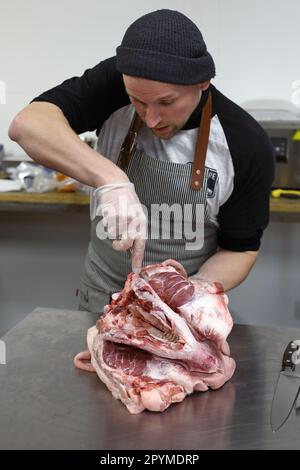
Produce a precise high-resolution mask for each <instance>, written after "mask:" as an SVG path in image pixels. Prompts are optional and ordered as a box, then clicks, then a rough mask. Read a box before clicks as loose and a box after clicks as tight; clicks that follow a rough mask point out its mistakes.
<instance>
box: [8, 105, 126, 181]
mask: <svg viewBox="0 0 300 470" xmlns="http://www.w3.org/2000/svg"><path fill="white" fill-rule="evenodd" d="M9 137H10V138H11V139H12V140H14V141H16V142H18V144H19V145H20V146H21V147H22V148H23V149H24V150H25V152H26V153H27V154H28V155H29V156H30V157H31V158H32V159H33V160H35V161H36V162H37V163H40V164H41V165H45V166H48V167H49V168H53V169H56V170H58V171H61V172H62V173H64V174H66V175H68V176H71V177H73V178H75V179H77V180H78V181H81V182H82V183H84V184H87V185H89V186H94V187H98V186H102V185H103V184H108V183H115V182H123V181H127V180H128V179H127V176H126V175H125V173H124V172H123V171H121V170H120V169H119V168H118V167H117V166H116V165H115V164H114V163H112V162H111V161H109V160H108V159H107V158H104V157H103V156H101V155H100V154H99V153H97V152H96V151H94V150H93V149H92V148H90V147H89V146H88V145H86V144H85V143H84V142H83V141H82V140H81V139H80V138H79V137H78V135H77V134H76V133H75V132H74V131H73V130H72V129H71V127H70V125H69V123H68V121H67V119H66V118H65V116H64V115H63V113H62V111H61V110H60V109H59V108H58V107H57V106H55V105H53V104H51V103H44V102H36V103H31V104H30V105H28V106H27V107H26V108H25V109H24V110H22V111H21V112H20V113H19V114H18V115H17V116H16V117H15V119H14V120H13V122H12V124H11V126H10V128H9Z"/></svg>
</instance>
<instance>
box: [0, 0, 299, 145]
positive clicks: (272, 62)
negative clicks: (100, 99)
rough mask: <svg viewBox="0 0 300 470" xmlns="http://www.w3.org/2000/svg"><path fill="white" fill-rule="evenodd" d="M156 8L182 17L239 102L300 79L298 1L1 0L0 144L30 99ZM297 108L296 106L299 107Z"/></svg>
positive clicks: (283, 91)
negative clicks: (1, 100)
mask: <svg viewBox="0 0 300 470" xmlns="http://www.w3.org/2000/svg"><path fill="white" fill-rule="evenodd" d="M159 8H171V9H174V10H176V9H177V10H179V11H182V12H183V13H185V14H186V15H188V16H189V17H190V18H191V19H192V20H194V22H195V23H196V24H197V25H198V26H199V28H200V29H201V31H202V33H203V35H204V38H205V40H206V43H207V46H208V49H209V51H210V52H211V53H212V55H213V57H214V59H215V62H216V69H217V77H216V79H215V84H216V85H217V86H218V87H219V88H220V89H221V91H223V92H224V93H225V94H227V95H228V96H229V97H230V98H232V99H233V100H235V101H236V102H238V103H242V102H243V101H246V100H249V99H260V98H276V99H287V100H290V99H291V95H292V92H293V90H292V83H293V81H294V80H300V61H299V59H298V57H299V44H300V32H299V17H300V2H299V0H285V2H282V1H281V0H264V1H261V0H223V1H222V0H169V1H166V0H144V1H142V2H141V1H139V0H134V1H132V0H131V1H123V0H117V1H116V0H115V1H112V2H107V1H106V0H86V1H82V0H51V1H50V0H26V1H23V0H9V1H8V0H0V80H2V81H5V83H6V104H0V143H4V144H5V147H6V150H7V152H13V153H14V154H20V153H23V152H22V150H21V149H20V148H19V147H18V146H17V145H16V144H14V143H13V142H10V141H9V139H8V137H7V128H8V126H9V123H10V121H11V119H12V117H13V116H14V115H15V114H16V113H17V111H19V110H20V109H21V108H22V107H23V106H25V105H26V104H27V103H28V102H29V101H30V99H32V98H33V97H34V96H36V95H38V94H39V93H41V92H42V91H44V90H45V89H47V88H49V87H52V86H54V85H56V84H58V83H60V82H61V81H63V80H64V79H65V78H68V77H70V76H74V75H81V74H82V72H83V71H84V70H85V69H86V68H89V67H92V66H93V65H95V64H96V63H97V62H99V61H100V60H102V59H104V58H106V57H109V56H112V55H114V54H115V49H116V47H117V46H118V45H119V44H120V42H121V39H122V36H123V34H124V32H125V30H126V28H127V27H128V25H129V24H130V23H131V22H132V21H134V20H135V19H136V18H138V17H139V16H141V15H143V14H145V13H148V12H149V11H152V10H156V9H159ZM299 106H300V104H299Z"/></svg>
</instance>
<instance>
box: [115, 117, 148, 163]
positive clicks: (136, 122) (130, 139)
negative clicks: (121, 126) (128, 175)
mask: <svg viewBox="0 0 300 470" xmlns="http://www.w3.org/2000/svg"><path fill="white" fill-rule="evenodd" d="M141 125H142V120H141V119H140V117H139V115H138V114H137V113H134V116H133V119H132V121H131V125H130V128H129V131H128V133H127V135H126V137H125V139H124V142H123V144H122V146H121V150H120V154H119V158H118V161H117V165H118V166H119V167H120V168H121V170H123V171H124V170H126V169H127V167H128V165H129V162H130V159H131V155H132V153H133V149H134V146H135V141H136V137H137V135H138V132H139V130H140V128H141Z"/></svg>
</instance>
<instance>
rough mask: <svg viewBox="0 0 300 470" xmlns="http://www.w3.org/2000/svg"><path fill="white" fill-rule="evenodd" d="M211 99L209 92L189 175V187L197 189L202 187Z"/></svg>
mask: <svg viewBox="0 0 300 470" xmlns="http://www.w3.org/2000/svg"><path fill="white" fill-rule="evenodd" d="M211 109H212V100H211V92H209V94H208V97H207V100H206V103H205V105H204V107H203V109H202V114H201V121H200V127H199V131H198V137H197V145H196V152H195V157H194V163H193V171H192V177H191V188H192V189H194V190H196V191H198V190H199V189H202V186H203V178H204V171H205V158H206V152H207V146H208V140H209V131H210V121H211Z"/></svg>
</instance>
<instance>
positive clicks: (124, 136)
mask: <svg viewBox="0 0 300 470" xmlns="http://www.w3.org/2000/svg"><path fill="white" fill-rule="evenodd" d="M214 76H215V66H214V62H213V59H212V57H211V55H210V54H209V53H208V51H207V49H206V45H205V42H204V40H203V38H202V35H201V33H200V31H199V29H198V28H197V26H196V25H195V24H194V23H193V22H192V21H191V20H189V19H188V18H187V17H186V16H184V15H183V14H181V13H179V12H177V11H171V10H158V11H155V12H152V13H149V14H147V15H144V16H143V17H141V18H139V19H138V20H136V21H135V22H134V23H133V24H132V25H131V26H130V27H129V28H128V30H127V31H126V33H125V35H124V38H123V41H122V44H121V45H120V46H119V47H118V48H117V54H116V57H112V58H109V59H107V60H104V61H103V62H100V63H99V64H98V65H96V66H95V67H94V68H92V69H89V70H86V71H85V73H84V74H83V75H82V76H81V77H74V78H71V79H69V80H66V81H65V82H63V83H62V84H61V85H59V86H57V87H55V88H53V89H51V90H48V91H46V92H45V93H43V94H42V95H40V96H39V97H37V98H35V100H33V102H31V104H29V105H28V106H27V107H26V108H25V109H24V110H22V111H21V112H20V113H19V114H18V115H17V116H16V117H15V119H14V120H13V122H12V124H11V126H10V130H9V135H10V137H11V139H13V140H15V141H17V142H18V143H19V144H20V145H21V146H22V147H23V149H24V150H25V151H26V152H27V153H28V154H29V155H30V156H31V157H32V158H33V159H34V160H36V161H37V162H38V163H40V164H43V165H46V166H49V167H52V168H55V169H57V170H59V171H61V172H63V173H65V174H67V175H70V176H72V177H73V178H75V179H77V180H79V181H81V182H83V183H85V184H87V185H90V186H91V187H93V188H95V189H94V190H93V193H92V204H91V216H92V227H91V243H90V245H89V248H88V254H87V257H86V262H85V271H84V274H83V276H82V279H81V287H80V294H81V296H80V308H84V309H87V310H90V311H93V312H99V311H101V308H102V306H103V305H105V304H106V303H108V302H109V299H110V296H111V294H112V293H113V292H115V291H117V290H120V289H121V288H122V286H123V284H124V281H125V278H126V275H127V274H128V272H130V270H131V262H132V269H134V270H136V271H139V269H140V267H141V265H142V262H143V261H144V264H149V263H154V262H162V261H164V260H165V259H166V258H172V259H175V260H177V261H178V262H180V263H182V265H183V266H184V267H185V269H186V271H187V273H188V275H189V276H192V277H193V279H194V282H197V279H199V278H204V279H207V280H211V281H218V282H220V283H222V284H223V286H224V289H225V290H228V289H231V288H233V287H235V286H237V285H238V284H239V283H240V282H242V281H243V280H244V279H245V278H246V277H247V275H248V273H249V272H250V270H251V268H252V266H253V264H254V263H255V260H256V258H257V254H258V250H259V246H260V240H261V236H262V233H263V230H264V229H265V227H266V226H267V224H268V214H269V194H270V189H271V182H272V179H273V172H274V159H273V149H272V146H271V144H270V141H269V139H268V137H267V136H266V134H265V132H264V131H263V129H262V128H261V127H260V126H259V125H258V124H257V123H256V122H255V121H254V119H252V118H251V117H250V116H249V115H248V114H247V113H246V112H245V111H244V110H242V109H241V108H240V107H239V106H237V105H236V104H234V103H233V102H232V101H230V100H229V99H228V98H226V97H225V96H224V95H222V94H221V93H220V92H219V91H218V90H217V89H216V88H215V87H214V86H213V85H212V84H211V83H210V80H211V79H212V78H213V77H214ZM135 112H136V113H135ZM93 130H97V133H98V134H99V135H98V145H97V151H98V152H96V151H94V150H93V149H91V148H90V147H88V146H87V145H86V144H85V143H84V142H82V141H81V140H80V139H79V137H78V135H77V134H80V133H83V132H85V131H93ZM132 137H134V139H132ZM204 160H205V166H204ZM124 202H126V207H127V209H126V210H125V211H124V209H123V208H122V205H123V203H124ZM141 204H143V206H144V209H143V208H142V206H141ZM160 204H165V205H167V206H168V207H170V206H172V205H174V204H175V205H177V206H176V207H178V206H179V207H183V206H184V207H191V208H192V209H191V211H192V216H191V218H192V222H193V223H194V222H196V226H197V230H198V231H200V230H202V231H203V233H204V242H203V246H200V245H199V247H198V248H197V247H193V248H192V249H187V237H185V236H184V235H182V236H181V238H180V237H179V238H178V237H177V238H176V237H173V238H172V237H171V236H169V238H164V237H162V236H161V237H160V238H159V239H157V238H155V237H153V238H151V237H150V236H149V233H150V231H151V229H152V230H153V227H151V226H150V225H151V224H150V216H149V212H151V210H152V209H153V207H155V208H157V206H159V205H160ZM198 206H200V207H204V212H203V218H204V220H201V224H199V220H196V218H197V217H196V212H195V211H196V209H197V207H198ZM145 208H146V209H147V211H148V223H149V225H148V227H147V218H146V216H145ZM195 208H196V209H195ZM100 214H102V215H105V217H104V219H103V221H102V229H103V228H105V229H106V230H107V232H108V233H109V234H110V236H112V238H114V239H115V240H114V241H113V243H112V242H111V240H110V239H108V238H105V237H102V236H101V233H103V231H101V230H100V232H99V230H98V229H99V220H100V219H99V215H100ZM179 215H180V214H179ZM181 215H182V213H181ZM174 218H175V219H176V216H174ZM179 218H180V217H179ZM116 221H117V222H116ZM180 222H181V221H180ZM133 223H134V224H133ZM132 224H133V225H134V226H135V227H136V229H135V230H129V228H130V227H131V226H132ZM116 225H118V226H116ZM147 228H148V229H149V233H148V239H147V242H146V245H145V237H144V236H143V235H144V234H145V231H146V229H147ZM97 230H98V231H97ZM173 235H174V233H173ZM129 250H130V252H131V254H132V259H130V254H129ZM144 250H145V251H144Z"/></svg>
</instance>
